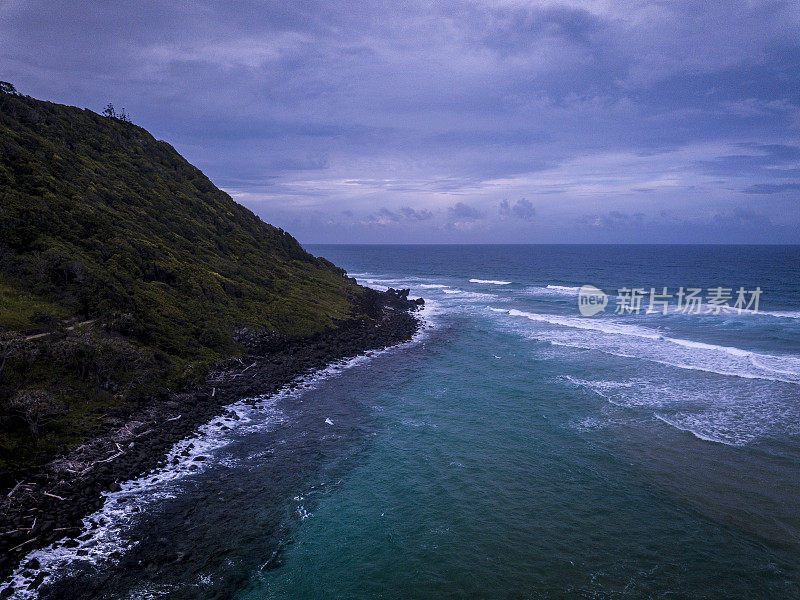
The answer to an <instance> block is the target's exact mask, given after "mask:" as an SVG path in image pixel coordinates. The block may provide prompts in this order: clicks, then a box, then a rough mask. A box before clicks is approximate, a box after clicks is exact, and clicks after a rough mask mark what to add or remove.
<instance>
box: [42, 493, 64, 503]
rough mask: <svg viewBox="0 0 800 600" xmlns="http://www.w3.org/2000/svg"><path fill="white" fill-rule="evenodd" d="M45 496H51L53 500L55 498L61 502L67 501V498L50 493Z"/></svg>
mask: <svg viewBox="0 0 800 600" xmlns="http://www.w3.org/2000/svg"><path fill="white" fill-rule="evenodd" d="M43 494H44V495H45V496H50V497H51V498H55V499H57V500H61V501H62V502H63V501H64V500H65V499H66V498H62V497H61V496H56V495H55V494H51V493H50V492H43Z"/></svg>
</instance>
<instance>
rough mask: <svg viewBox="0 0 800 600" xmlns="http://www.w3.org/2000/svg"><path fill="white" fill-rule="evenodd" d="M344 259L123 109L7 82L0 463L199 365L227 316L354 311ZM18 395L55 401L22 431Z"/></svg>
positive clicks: (62, 439)
mask: <svg viewBox="0 0 800 600" xmlns="http://www.w3.org/2000/svg"><path fill="white" fill-rule="evenodd" d="M8 85H10V84H8ZM344 275H345V274H344V272H343V271H342V270H341V269H338V268H336V267H335V266H333V265H332V264H330V263H329V262H327V261H325V260H324V259H319V258H315V257H313V256H311V255H310V254H308V253H307V252H305V251H304V250H303V249H302V248H301V247H300V245H299V244H298V243H297V241H296V240H295V239H294V238H292V237H291V236H290V235H289V234H288V233H286V232H284V231H283V230H281V229H278V228H275V227H273V226H271V225H267V224H266V223H264V222H263V221H261V220H260V219H259V218H258V217H257V216H255V215H254V214H253V213H252V212H250V211H249V210H247V209H246V208H244V207H242V206H240V205H238V204H236V203H235V202H234V201H233V200H232V199H231V198H230V197H229V196H228V195H227V194H225V193H224V192H222V191H220V190H219V189H217V188H216V187H215V186H214V185H213V184H212V183H211V182H210V181H209V180H208V178H206V177H205V175H203V173H201V172H200V171H199V170H198V169H196V168H195V167H193V166H192V165H190V164H189V163H188V162H187V161H186V160H185V159H184V158H183V157H181V156H180V155H179V154H178V153H177V152H176V151H175V150H174V149H173V148H172V147H171V146H170V145H169V144H167V143H165V142H161V141H158V140H156V139H155V138H153V136H151V135H150V134H149V133H148V132H147V131H145V130H144V129H142V128H141V127H137V126H136V125H134V124H132V123H130V122H129V121H127V118H126V119H121V118H119V116H118V115H116V114H112V115H109V116H101V115H98V114H96V113H94V112H92V111H90V110H81V109H79V108H75V107H69V106H63V105H59V104H53V103H50V102H43V101H39V100H35V99H33V98H29V97H25V96H21V95H18V94H16V93H15V92H14V90H13V86H11V87H10V88H9V87H7V86H5V85H4V86H3V87H2V88H1V89H0V361H2V362H3V363H4V365H5V366H4V368H2V369H0V425H1V426H2V429H0V471H2V470H3V469H4V468H6V469H7V468H10V467H18V466H21V465H26V464H31V463H33V462H36V461H37V460H43V459H44V458H46V457H47V456H50V455H52V453H53V452H57V451H59V450H62V449H64V448H66V447H69V446H70V445H72V444H74V443H77V442H79V441H81V440H82V439H83V437H84V436H85V433H86V432H87V431H88V430H89V429H90V428H91V426H92V423H93V421H95V420H98V419H103V418H106V417H107V416H108V415H109V414H114V412H115V411H118V410H120V409H122V408H124V407H126V406H130V405H131V403H133V402H135V401H137V399H140V398H142V397H144V396H146V395H147V394H153V393H158V392H159V391H163V390H164V389H168V388H169V389H176V388H179V387H181V386H182V385H183V384H185V383H186V382H189V381H192V380H196V379H197V378H199V377H202V376H203V374H204V373H205V372H206V371H207V368H208V366H209V365H210V364H212V363H214V362H216V361H219V360H221V359H224V358H227V357H230V356H235V355H236V354H237V353H239V352H240V349H239V348H238V346H237V345H236V343H235V341H234V332H235V331H236V330H237V329H240V328H242V327H248V328H251V329H252V328H255V329H267V330H271V331H276V332H279V333H282V334H285V335H288V336H305V335H309V334H312V333H315V332H318V331H321V330H323V329H326V328H329V327H332V326H334V325H335V323H336V322H337V321H338V320H341V319H345V318H349V317H352V316H353V315H352V314H351V307H352V305H353V303H352V300H353V297H354V296H355V295H357V294H359V293H360V288H359V287H358V286H356V285H355V284H354V283H353V282H352V281H351V280H349V279H348V278H346V277H345V276H344ZM37 336H38V337H37ZM43 394H44V395H43ZM23 400H25V401H26V402H27V405H29V406H36V407H39V408H41V407H42V406H45V405H48V406H53V407H55V406H58V407H61V408H60V409H59V410H57V411H54V412H52V414H51V413H48V416H47V418H46V419H45V421H36V420H35V419H34V421H35V423H39V424H44V423H45V422H49V421H54V423H53V424H52V425H50V426H49V427H45V428H44V429H41V428H40V427H38V425H37V427H36V435H32V432H33V429H32V426H31V424H30V421H31V419H30V418H28V417H26V418H20V414H21V412H20V411H21V408H20V406H21V404H20V402H23ZM34 400H35V402H34ZM23 404H24V403H23ZM14 407H16V408H14ZM40 429H41V431H40ZM34 438H35V439H34ZM35 441H38V444H35V443H34V442H35Z"/></svg>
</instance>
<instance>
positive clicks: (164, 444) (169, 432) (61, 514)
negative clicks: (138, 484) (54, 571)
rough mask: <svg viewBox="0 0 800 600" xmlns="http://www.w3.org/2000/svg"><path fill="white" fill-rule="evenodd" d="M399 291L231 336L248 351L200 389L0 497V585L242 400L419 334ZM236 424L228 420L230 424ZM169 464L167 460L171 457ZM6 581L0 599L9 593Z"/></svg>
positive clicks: (154, 407) (160, 403)
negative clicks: (288, 324)
mask: <svg viewBox="0 0 800 600" xmlns="http://www.w3.org/2000/svg"><path fill="white" fill-rule="evenodd" d="M407 296H408V291H407V290H400V291H397V290H391V289H390V290H389V291H387V292H377V291H375V290H370V291H369V292H368V294H366V295H365V297H364V299H363V300H362V302H363V304H362V306H360V308H361V309H362V311H363V312H364V313H365V314H366V315H367V316H368V317H369V318H368V319H366V320H364V319H353V320H348V321H344V322H341V323H339V324H338V326H337V327H335V328H333V329H330V330H327V331H325V332H322V333H320V334H317V335H314V336H310V337H307V338H302V339H287V338H283V337H279V336H274V335H264V334H258V333H254V332H248V331H246V330H244V331H242V332H240V333H239V341H240V343H241V344H242V345H243V346H244V347H245V348H246V349H247V354H246V355H245V356H243V357H242V358H239V359H233V360H229V361H227V362H225V363H223V364H221V365H219V367H218V368H217V369H216V370H215V371H213V372H212V373H211V374H210V375H209V377H208V378H207V380H206V381H205V382H204V383H203V384H202V385H197V386H195V387H193V388H191V389H187V390H184V391H182V392H180V393H169V394H164V395H163V396H162V397H159V398H153V399H151V400H150V401H149V402H148V403H147V405H145V406H142V407H140V409H139V410H137V411H136V413H135V414H134V415H128V418H126V419H119V422H118V423H116V424H115V425H114V426H113V427H112V428H110V429H109V430H108V431H106V432H104V433H103V434H102V435H100V436H98V437H96V438H94V439H92V440H90V441H89V442H87V443H85V444H83V445H82V446H80V447H78V448H76V449H75V450H73V451H71V452H69V453H68V454H67V455H65V456H62V457H59V458H57V459H55V460H53V461H51V462H50V463H48V464H47V465H45V466H43V467H42V468H41V469H39V470H38V471H36V472H35V473H31V474H30V477H29V478H26V479H25V480H24V481H20V482H19V483H18V484H16V486H15V487H12V488H10V489H6V490H4V491H3V493H2V496H0V581H4V582H5V581H6V580H7V578H8V577H9V575H11V574H12V573H13V572H14V571H15V570H16V569H17V568H18V567H19V566H20V564H21V561H22V560H23V559H24V558H25V557H26V556H28V554H29V553H30V552H31V551H33V550H37V549H40V548H44V547H47V546H49V545H50V544H52V543H54V542H57V541H60V542H61V543H62V545H63V546H64V547H66V548H70V547H75V546H77V545H78V542H77V541H75V539H74V538H75V537H76V536H78V535H81V533H82V528H81V525H82V520H83V518H84V517H86V516H88V515H89V514H91V513H93V512H95V511H96V510H98V509H99V508H101V507H102V505H103V503H104V502H105V497H104V496H103V495H102V494H103V492H109V491H110V492H113V491H117V490H119V489H120V482H125V481H128V480H132V479H134V478H136V477H139V476H141V475H142V474H144V473H146V472H148V471H151V470H153V469H156V468H158V467H160V466H163V465H164V464H166V462H167V460H168V453H169V451H170V450H171V449H172V448H173V447H174V446H175V444H177V443H178V442H180V441H181V440H183V439H185V438H187V437H188V436H190V435H191V434H192V433H193V432H195V431H196V430H197V428H198V427H199V426H201V425H203V424H205V423H208V422H209V421H210V420H212V419H213V418H215V417H217V416H219V415H221V414H225V413H226V411H225V407H226V406H227V405H230V404H232V403H234V402H237V401H240V400H242V399H244V398H247V397H252V396H259V397H262V398H263V397H265V396H269V395H271V394H274V393H276V392H277V391H279V390H280V389H281V388H284V387H288V388H289V389H292V388H293V387H294V386H295V385H296V384H297V383H296V380H297V378H298V377H299V376H301V375H303V374H308V373H310V372H314V371H318V370H320V369H323V368H325V367H326V366H329V365H331V364H332V363H335V362H336V361H340V360H342V359H344V358H351V357H355V356H358V355H362V354H365V353H367V352H370V351H374V350H380V349H383V348H387V347H390V346H394V345H397V344H400V343H403V342H407V341H409V340H411V338H412V337H413V336H414V335H415V334H416V333H417V331H418V330H419V328H420V320H419V318H417V317H416V316H414V314H413V313H414V311H415V310H416V309H417V308H419V306H420V305H421V304H423V302H422V301H421V300H409V299H408V297H407ZM234 418H235V417H234ZM173 460H175V459H173ZM29 562H30V563H31V564H29V565H25V566H26V567H27V568H26V570H28V571H30V572H31V573H32V576H31V577H26V581H28V582H29V583H28V589H30V590H31V591H33V590H35V589H36V588H37V587H38V586H39V585H40V584H41V583H42V581H43V580H44V578H45V574H44V573H43V572H39V573H38V574H37V571H39V565H38V564H37V561H35V560H34V561H29ZM16 589H17V588H15V587H11V584H9V585H7V586H6V587H5V588H3V589H2V590H0V597H7V596H10V595H11V594H13V593H14V592H15V591H16Z"/></svg>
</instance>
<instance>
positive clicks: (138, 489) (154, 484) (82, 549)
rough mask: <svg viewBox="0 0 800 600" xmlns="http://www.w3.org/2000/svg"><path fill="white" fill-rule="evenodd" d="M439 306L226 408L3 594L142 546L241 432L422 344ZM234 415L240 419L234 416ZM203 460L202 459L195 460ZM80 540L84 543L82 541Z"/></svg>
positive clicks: (26, 593) (18, 595)
mask: <svg viewBox="0 0 800 600" xmlns="http://www.w3.org/2000/svg"><path fill="white" fill-rule="evenodd" d="M437 306H438V305H437V304H436V303H435V302H434V303H426V304H425V306H424V307H423V308H422V309H420V310H419V311H417V313H416V315H417V316H418V317H419V318H420V320H421V321H422V326H421V327H420V329H419V331H418V332H417V333H416V335H415V336H414V337H413V338H412V339H411V340H410V341H408V342H405V343H403V344H398V345H395V346H391V347H389V348H384V349H383V350H376V351H372V352H370V354H369V355H366V354H361V355H357V356H353V357H350V358H345V359H340V360H338V361H334V362H333V363H331V364H330V365H329V366H327V367H325V368H323V369H320V370H318V371H315V372H312V373H308V374H306V375H302V376H300V377H298V378H296V379H294V380H293V381H292V382H290V383H288V384H287V385H285V386H284V387H282V388H281V389H280V390H279V391H278V392H276V393H275V394H272V395H269V396H266V395H265V396H256V397H252V398H246V399H243V400H240V401H238V402H235V403H233V404H230V405H228V406H226V407H224V408H223V409H221V410H223V411H225V414H223V415H221V416H218V417H215V418H214V419H212V420H211V421H209V422H208V423H206V424H205V425H202V426H200V427H199V428H198V429H197V431H196V433H195V434H194V435H193V436H192V437H189V438H186V439H184V440H181V441H180V442H178V443H176V444H175V445H174V446H173V447H172V449H171V450H170V451H169V453H168V454H167V457H166V463H165V465H164V466H163V467H161V468H158V469H155V470H153V471H151V472H150V473H148V474H146V475H143V476H142V477H140V478H138V479H134V480H129V481H126V482H124V483H121V484H120V487H121V489H120V490H119V491H117V492H104V493H103V496H104V497H105V501H104V503H103V506H102V507H101V508H100V509H99V510H97V511H96V512H94V513H92V514H91V515H89V516H88V517H86V518H84V519H83V522H82V529H81V532H80V536H79V537H78V536H76V538H75V539H76V541H77V542H78V545H77V546H76V547H74V548H67V547H64V546H63V545H62V542H63V541H64V540H59V541H57V542H55V543H53V544H51V545H50V546H48V547H46V548H41V549H38V550H33V551H31V552H30V553H28V555H27V556H26V557H25V558H24V559H23V560H22V561H21V562H20V566H19V567H18V568H17V569H16V570H15V571H14V572H13V573H12V575H11V576H10V577H9V578H8V579H7V580H6V581H5V582H3V584H5V585H3V586H2V587H0V590H2V589H4V588H6V587H8V584H12V585H13V586H14V593H13V594H12V595H11V596H10V597H11V598H13V599H20V600H22V599H24V600H28V599H33V598H36V597H37V595H38V594H37V592H36V591H35V590H29V589H28V586H29V585H30V584H31V582H32V580H33V579H34V577H36V576H37V575H38V572H37V573H31V572H30V571H28V570H27V569H25V568H24V565H25V564H27V563H28V562H29V561H30V560H32V559H34V558H35V559H37V560H38V561H39V564H40V569H39V572H44V573H47V576H46V577H45V579H44V581H43V582H42V585H44V584H45V583H46V582H48V581H50V580H51V579H52V578H53V577H54V576H55V577H62V576H64V575H68V574H69V573H70V572H71V571H73V569H75V568H76V567H78V566H80V565H84V566H86V565H98V564H99V563H101V562H103V561H109V560H111V559H110V558H109V555H110V553H112V552H115V551H116V552H119V553H124V552H126V551H127V550H129V549H131V548H132V547H134V546H135V545H136V544H137V543H138V542H132V541H130V540H129V539H127V538H126V532H127V531H128V530H129V528H130V527H131V526H132V525H133V524H134V523H135V521H136V520H137V519H138V518H139V517H140V515H142V514H143V513H144V512H145V510H146V509H147V507H148V506H153V505H157V504H159V503H161V502H163V501H164V500H167V499H170V498H175V497H176V496H177V495H178V494H180V493H181V485H182V484H183V483H184V480H186V479H187V477H188V476H190V475H193V474H197V473H199V472H202V471H204V470H206V469H208V468H209V467H211V466H213V465H219V464H227V465H230V464H232V463H231V462H230V461H226V459H225V458H224V457H222V456H219V454H220V450H222V449H223V448H224V447H226V446H227V445H229V444H230V443H231V442H232V441H233V440H234V439H236V437H237V436H239V435H241V434H242V433H250V432H255V431H265V430H270V429H272V428H274V427H276V426H278V425H279V424H281V423H283V422H285V419H286V416H285V415H284V414H283V413H282V412H280V411H279V410H278V408H277V404H278V401H279V400H281V399H286V398H289V397H297V396H300V395H302V394H304V393H306V392H307V391H309V390H311V389H314V388H315V387H317V386H318V385H319V384H321V383H322V382H324V381H325V380H327V379H329V378H331V377H333V376H335V375H337V374H339V373H341V372H342V371H344V370H346V369H350V368H352V367H355V366H357V365H360V364H363V363H366V362H368V361H370V360H373V359H374V358H375V357H377V356H380V355H382V354H385V353H388V352H394V351H396V350H398V349H402V348H407V347H409V346H411V345H414V344H417V343H419V342H420V341H422V340H423V339H424V338H425V337H426V336H427V334H428V331H429V330H430V329H431V328H432V327H433V326H434V325H433V319H432V316H433V315H434V314H436V312H437ZM234 414H235V417H234V416H233V415H234ZM198 457H204V459H203V460H195V459H197V458H198ZM79 538H80V539H79Z"/></svg>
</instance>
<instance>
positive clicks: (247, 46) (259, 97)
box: [0, 0, 800, 243]
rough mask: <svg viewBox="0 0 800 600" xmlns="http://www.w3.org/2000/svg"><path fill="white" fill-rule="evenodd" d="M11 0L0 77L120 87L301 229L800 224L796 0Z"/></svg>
mask: <svg viewBox="0 0 800 600" xmlns="http://www.w3.org/2000/svg"><path fill="white" fill-rule="evenodd" d="M348 4H350V3H345V2H339V1H335V0H331V1H330V2H329V3H326V2H291V1H276V2H256V1H241V2H201V1H192V0H187V1H183V2H172V3H170V2H164V1H153V2H139V1H136V0H131V1H129V2H117V1H114V2H104V1H100V2H98V1H94V2H62V1H59V0H45V1H42V2H39V1H26V0H3V1H2V2H0V79H2V80H8V81H11V82H12V83H14V84H15V85H16V86H17V88H18V89H19V90H20V91H21V92H22V93H25V94H30V95H32V96H35V97H39V98H44V99H49V100H53V101H57V102H62V103H66V104H74V105H78V106H81V107H88V108H91V109H93V110H96V111H98V112H99V111H100V110H102V108H103V107H104V106H105V104H106V103H108V102H113V103H114V104H115V106H117V107H118V108H119V107H123V106H124V107H125V108H126V110H127V112H128V113H129V114H130V115H131V117H132V119H133V121H134V122H135V123H137V124H139V125H142V126H144V127H146V128H147V129H149V130H150V131H151V132H152V133H153V134H154V135H155V136H156V137H158V138H160V139H164V140H167V141H168V142H170V143H171V144H173V145H174V146H175V147H176V148H177V149H178V151H179V152H181V153H182V154H183V155H184V156H186V157H187V158H188V159H189V160H190V161H191V162H192V163H193V164H195V165H197V166H198V167H199V168H201V169H202V170H203V171H204V172H205V173H206V174H207V175H208V176H209V177H210V178H211V179H212V181H214V183H216V184H217V185H218V186H219V187H221V188H223V189H224V190H226V191H227V192H229V193H230V194H231V196H233V197H234V199H236V200H237V201H238V202H241V203H242V204H244V205H245V206H247V207H249V208H251V209H252V210H253V211H255V212H256V213H257V214H258V215H260V216H261V217H262V218H263V219H264V220H265V221H268V222H270V223H273V224H276V225H279V226H282V227H284V228H286V229H288V230H289V231H290V232H291V233H293V234H294V235H295V236H296V237H297V238H298V239H300V240H301V241H302V242H307V243H311V242H395V243H400V242H506V243H508V242H532V243H533V242H543V243H553V242H556V243H558V242H575V243H581V242H632V243H641V242H645V243H646V242H665V243H672V242H677V243H692V242H697V243H720V242H721V243H800V5H798V2H796V1H794V2H792V1H789V2H781V1H778V0H775V1H757V0H752V1H736V0H727V1H722V2H717V1H715V0H704V1H696V2H694V1H693V2H681V1H674V2H672V1H660V2H628V1H627V0H606V1H589V0H574V1H569V2H564V1H538V2H521V1H495V2H484V1H471V2H446V3H436V4H434V3H431V2H420V3H415V2H408V3H406V2H397V1H396V0H395V1H392V0H390V1H386V2H358V3H352V5H351V6H348Z"/></svg>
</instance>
